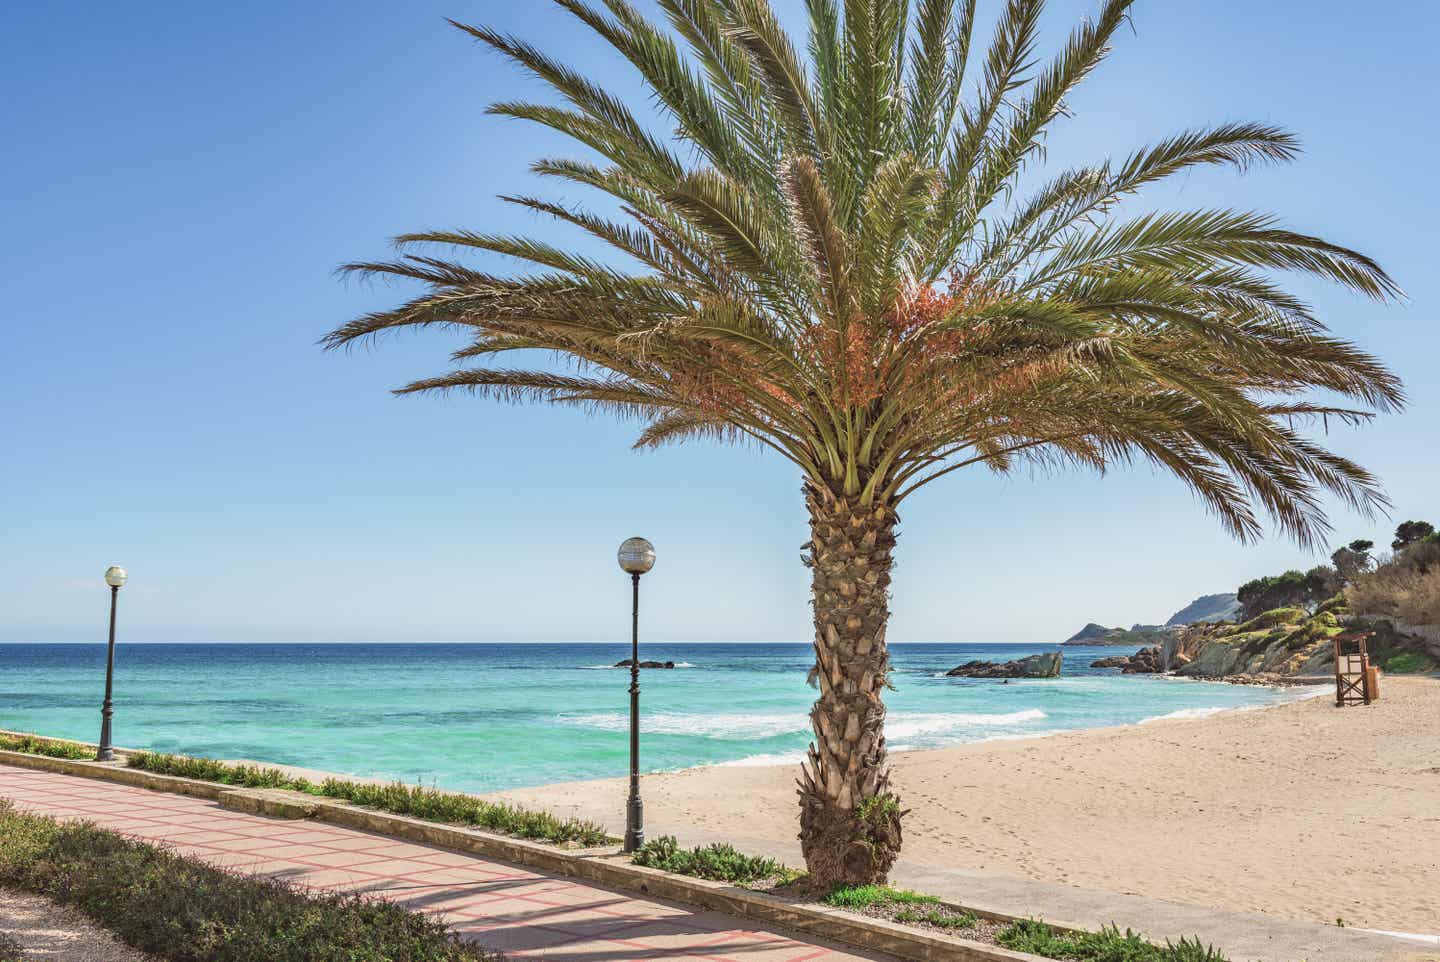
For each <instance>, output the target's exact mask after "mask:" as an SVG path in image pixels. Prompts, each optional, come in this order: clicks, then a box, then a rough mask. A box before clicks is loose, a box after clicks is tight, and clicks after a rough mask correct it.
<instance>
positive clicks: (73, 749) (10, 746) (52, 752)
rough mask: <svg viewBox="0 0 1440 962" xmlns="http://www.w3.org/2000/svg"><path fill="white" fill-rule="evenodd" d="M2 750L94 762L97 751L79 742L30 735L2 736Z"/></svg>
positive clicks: (0, 739) (0, 744)
mask: <svg viewBox="0 0 1440 962" xmlns="http://www.w3.org/2000/svg"><path fill="white" fill-rule="evenodd" d="M0 748H3V749H4V750H5V751H7V752H24V753H25V754H27V755H46V756H48V757H50V758H74V759H85V760H90V761H93V760H94V758H95V749H94V748H91V747H90V746H88V745H81V744H80V743H79V742H61V741H49V740H47V739H43V738H32V737H31V736H29V735H0Z"/></svg>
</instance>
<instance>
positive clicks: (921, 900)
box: [821, 885, 940, 909]
mask: <svg viewBox="0 0 1440 962" xmlns="http://www.w3.org/2000/svg"><path fill="white" fill-rule="evenodd" d="M821 901H822V902H824V903H825V904H826V905H833V906H835V907H836V908H841V909H863V908H867V907H868V906H871V905H881V904H884V905H934V904H936V903H938V902H939V901H940V900H939V899H937V898H936V897H935V896H933V895H921V894H920V893H919V892H911V891H907V890H906V889H897V888H891V887H890V886H888V885H842V886H839V887H838V888H833V889H831V890H830V892H829V893H828V894H827V895H826V896H825V897H824V898H823V899H821Z"/></svg>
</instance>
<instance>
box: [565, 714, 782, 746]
mask: <svg viewBox="0 0 1440 962" xmlns="http://www.w3.org/2000/svg"><path fill="white" fill-rule="evenodd" d="M560 720H561V721H563V722H567V723H569V724H573V725H580V726H582V727H584V728H599V729H600V730H601V731H607V732H620V731H628V730H629V728H630V716H629V715H627V714H624V713H622V712H599V713H596V714H592V715H561V716H560ZM640 727H641V730H642V731H645V732H654V733H657V734H662V735H696V736H699V737H702V738H727V739H740V740H742V741H743V740H749V739H756V738H770V737H771V736H773V735H788V734H791V733H794V732H805V731H809V730H810V720H809V718H807V717H806V716H805V715H801V714H783V715H781V714H761V713H756V714H744V715H740V714H716V715H680V714H676V713H674V712H655V713H647V714H646V715H645V716H644V717H643V718H642V719H641V722H640Z"/></svg>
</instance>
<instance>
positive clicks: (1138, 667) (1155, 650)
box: [1122, 645, 1165, 675]
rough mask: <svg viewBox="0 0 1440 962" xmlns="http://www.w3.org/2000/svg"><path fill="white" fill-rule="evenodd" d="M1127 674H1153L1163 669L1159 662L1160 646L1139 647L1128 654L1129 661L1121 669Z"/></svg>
mask: <svg viewBox="0 0 1440 962" xmlns="http://www.w3.org/2000/svg"><path fill="white" fill-rule="evenodd" d="M1122 670H1123V671H1124V673H1125V674H1127V675H1154V674H1158V673H1159V672H1162V671H1164V670H1165V668H1164V666H1163V665H1162V664H1161V663H1160V646H1159V645H1152V646H1150V647H1149V648H1141V649H1140V650H1139V651H1137V652H1135V654H1133V655H1131V656H1130V663H1129V664H1127V665H1126V666H1125V667H1124V668H1123V669H1122Z"/></svg>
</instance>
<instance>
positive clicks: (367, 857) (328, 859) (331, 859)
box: [305, 851, 388, 871]
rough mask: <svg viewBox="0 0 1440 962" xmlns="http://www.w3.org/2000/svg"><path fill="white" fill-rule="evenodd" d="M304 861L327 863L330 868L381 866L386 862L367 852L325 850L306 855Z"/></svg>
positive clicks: (315, 863) (312, 863) (316, 863)
mask: <svg viewBox="0 0 1440 962" xmlns="http://www.w3.org/2000/svg"><path fill="white" fill-rule="evenodd" d="M305 861H306V862H307V863H309V864H311V865H328V866H330V867H331V868H349V867H350V866H352V865H365V866H375V867H381V866H385V865H387V864H388V863H386V862H384V861H380V862H377V861H376V860H375V857H374V856H373V855H371V854H369V853H368V852H328V851H327V852H321V853H320V854H319V855H309V856H306V858H305ZM368 870H369V869H367V871H368Z"/></svg>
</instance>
